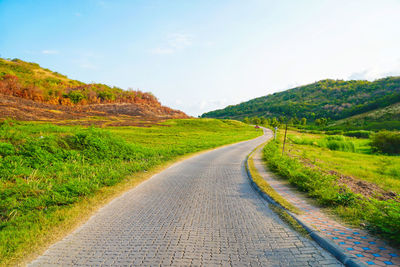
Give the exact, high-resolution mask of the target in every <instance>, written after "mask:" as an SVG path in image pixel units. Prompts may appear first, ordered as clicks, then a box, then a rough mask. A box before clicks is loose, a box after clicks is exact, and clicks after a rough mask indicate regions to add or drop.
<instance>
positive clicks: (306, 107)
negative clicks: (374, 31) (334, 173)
mask: <svg viewBox="0 0 400 267" xmlns="http://www.w3.org/2000/svg"><path fill="white" fill-rule="evenodd" d="M398 102H400V77H387V78H384V79H379V80H376V81H374V82H369V81H355V80H352V81H343V80H322V81H319V82H315V83H312V84H309V85H304V86H299V87H296V88H293V89H289V90H286V91H283V92H279V93H274V94H270V95H267V96H263V97H259V98H255V99H252V100H250V101H247V102H243V103H240V104H238V105H233V106H228V107H226V108H224V109H220V110H215V111H210V112H207V113H204V114H203V115H202V116H201V117H208V118H234V119H243V118H244V117H252V116H259V117H260V116H264V117H280V116H288V117H294V116H296V117H297V118H302V117H304V118H307V119H308V120H309V121H310V120H311V121H313V120H314V119H317V118H328V119H331V120H340V119H344V118H348V117H351V116H354V115H358V114H362V113H365V112H368V111H372V110H375V109H378V108H384V107H387V106H390V105H393V104H395V103H398Z"/></svg>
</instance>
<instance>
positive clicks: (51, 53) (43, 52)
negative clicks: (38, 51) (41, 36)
mask: <svg viewBox="0 0 400 267" xmlns="http://www.w3.org/2000/svg"><path fill="white" fill-rule="evenodd" d="M42 54H45V55H57V54H59V52H58V51H57V50H42Z"/></svg>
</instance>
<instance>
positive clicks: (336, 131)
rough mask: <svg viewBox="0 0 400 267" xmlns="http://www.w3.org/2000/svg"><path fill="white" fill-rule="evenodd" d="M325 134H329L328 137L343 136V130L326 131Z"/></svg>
mask: <svg viewBox="0 0 400 267" xmlns="http://www.w3.org/2000/svg"><path fill="white" fill-rule="evenodd" d="M325 134H327V135H337V134H343V131H342V130H333V131H325Z"/></svg>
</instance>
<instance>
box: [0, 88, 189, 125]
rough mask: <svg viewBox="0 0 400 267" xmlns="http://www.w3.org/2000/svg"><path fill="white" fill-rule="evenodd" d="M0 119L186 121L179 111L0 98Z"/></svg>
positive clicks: (95, 122) (77, 122)
mask: <svg viewBox="0 0 400 267" xmlns="http://www.w3.org/2000/svg"><path fill="white" fill-rule="evenodd" d="M0 118H3V119H4V118H11V119H15V120H21V121H42V122H50V123H55V124H61V125H98V126H150V125H154V124H157V123H159V122H162V121H164V120H167V119H183V118H189V116H188V115H186V114H185V113H183V112H182V111H179V110H171V109H169V108H165V107H163V106H150V105H146V104H135V103H111V104H94V105H82V106H72V107H71V106H61V105H51V104H46V103H40V102H34V101H32V100H27V99H22V98H17V97H13V96H7V95H1V94H0Z"/></svg>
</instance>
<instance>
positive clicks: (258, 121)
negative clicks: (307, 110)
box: [242, 116, 327, 127]
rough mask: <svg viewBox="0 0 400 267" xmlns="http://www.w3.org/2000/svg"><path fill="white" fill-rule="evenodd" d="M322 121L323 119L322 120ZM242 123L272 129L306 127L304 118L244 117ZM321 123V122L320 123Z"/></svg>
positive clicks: (324, 121)
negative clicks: (291, 126)
mask: <svg viewBox="0 0 400 267" xmlns="http://www.w3.org/2000/svg"><path fill="white" fill-rule="evenodd" d="M323 119H324V118H323ZM242 121H243V122H244V123H247V124H255V125H263V126H272V127H280V126H281V125H283V124H286V123H287V124H288V125H298V126H300V125H303V126H305V125H307V119H306V118H301V119H298V118H297V117H294V118H286V117H284V116H281V117H278V118H277V117H273V118H265V117H263V116H261V117H257V116H254V117H251V118H249V117H244V118H243V120H242ZM326 121H327V120H326V119H324V120H323V123H326ZM321 123H322V122H321Z"/></svg>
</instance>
